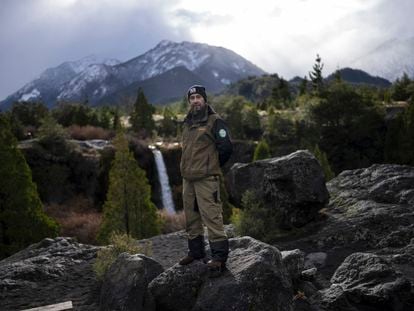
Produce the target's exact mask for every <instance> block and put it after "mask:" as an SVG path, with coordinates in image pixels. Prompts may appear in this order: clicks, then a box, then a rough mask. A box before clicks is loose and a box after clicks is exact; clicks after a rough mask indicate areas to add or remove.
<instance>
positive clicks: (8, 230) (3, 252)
mask: <svg viewBox="0 0 414 311" xmlns="http://www.w3.org/2000/svg"><path fill="white" fill-rule="evenodd" d="M0 176H1V178H0V258H3V257H6V256H9V255H11V254H13V253H14V252H16V251H18V250H20V249H22V248H24V247H26V246H28V245H29V244H31V243H34V242H38V241H40V240H41V239H43V238H45V237H55V236H56V235H57V234H58V225H57V224H56V222H54V221H53V220H52V219H50V218H49V217H48V216H47V215H46V214H45V213H44V211H43V206H42V202H41V201H40V199H39V195H38V193H37V189H36V185H35V184H34V183H33V181H32V173H31V171H30V168H29V166H28V165H27V163H26V160H25V159H24V157H23V154H22V153H21V152H20V150H19V149H18V148H17V141H16V139H15V137H14V136H13V134H12V133H11V130H10V126H9V124H8V122H7V121H6V119H5V118H4V117H2V116H1V115H0Z"/></svg>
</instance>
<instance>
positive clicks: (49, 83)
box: [0, 40, 265, 106]
mask: <svg viewBox="0 0 414 311" xmlns="http://www.w3.org/2000/svg"><path fill="white" fill-rule="evenodd" d="M179 67H184V68H186V69H187V70H188V71H189V72H191V73H193V74H195V76H197V77H200V79H201V80H203V81H206V83H207V86H208V88H209V91H210V92H215V91H220V90H221V89H223V88H224V87H225V86H226V85H228V84H230V83H231V82H234V81H237V80H239V79H242V78H245V77H247V76H252V75H261V74H264V73H265V72H264V71H263V70H262V69H260V68H259V67H257V66H255V65H254V64H252V63H251V62H249V61H248V60H246V59H244V58H243V57H241V56H240V55H238V54H236V53H234V52H233V51H231V50H228V49H225V48H222V47H215V46H210V45H207V44H202V43H193V42H186V41H184V42H181V43H177V42H172V41H168V40H163V41H161V42H160V43H159V44H157V45H156V46H155V47H154V48H153V49H151V50H149V51H147V52H146V53H144V54H142V55H140V56H137V57H135V58H133V59H131V60H128V61H126V62H124V63H121V62H119V61H117V60H100V59H98V58H97V57H96V56H93V55H91V56H87V57H84V58H82V59H80V60H77V61H73V62H65V63H63V64H61V65H59V66H57V67H54V68H50V69H47V70H45V71H44V72H43V73H42V74H41V75H40V77H39V78H38V79H36V80H34V81H32V82H30V83H28V84H27V85H25V86H24V87H23V88H22V89H20V90H19V91H17V92H16V93H15V94H13V95H11V96H9V97H8V98H7V99H6V101H5V102H6V105H7V103H9V105H10V103H11V102H12V101H15V100H22V98H23V97H22V96H23V95H25V94H32V96H31V97H27V96H26V97H24V98H30V99H32V100H33V99H34V98H35V96H36V97H37V99H41V100H42V101H44V102H45V103H46V104H47V105H48V106H53V105H54V104H55V103H56V101H59V100H64V101H70V100H85V99H88V101H89V102H91V103H94V104H95V103H98V102H99V100H100V99H101V98H103V97H106V98H110V97H108V96H107V95H108V94H110V93H112V92H118V93H119V90H122V89H124V88H125V87H127V86H128V85H131V84H133V83H136V82H139V81H144V80H147V79H151V78H154V77H157V76H160V75H162V74H164V73H166V72H169V71H171V70H172V69H175V68H179ZM167 76H168V77H169V76H171V75H167ZM171 79H173V78H171ZM200 79H198V80H200ZM159 81H162V82H159V83H167V82H165V81H166V80H165V79H164V78H163V79H160V80H159ZM167 84H168V83H167ZM151 85H152V86H154V85H153V84H151ZM34 89H36V90H37V92H34V93H33V92H32V91H33V90H34ZM161 89H162V88H161ZM144 91H145V90H144ZM169 95H171V94H166V96H167V97H166V98H169V97H168V96H169ZM0 105H4V102H3V103H0Z"/></svg>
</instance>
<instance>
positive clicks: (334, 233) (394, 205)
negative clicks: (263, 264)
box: [276, 164, 414, 284]
mask: <svg viewBox="0 0 414 311" xmlns="http://www.w3.org/2000/svg"><path fill="white" fill-rule="evenodd" d="M327 187H328V190H329V193H330V202H329V205H328V206H327V208H325V209H323V210H322V211H320V212H319V215H320V216H319V218H318V221H316V222H313V223H310V224H309V225H307V226H305V227H304V228H303V234H302V235H301V236H294V237H293V236H292V238H290V239H285V240H283V241H276V243H277V245H278V246H279V248H280V249H281V250H284V249H294V248H299V249H300V250H302V251H304V252H305V253H306V254H307V256H308V259H310V257H309V256H311V254H310V253H312V256H313V255H314V254H315V253H325V254H326V258H325V259H324V260H321V261H319V260H317V262H319V264H318V263H317V262H314V265H316V266H317V268H318V271H320V272H322V273H323V274H324V275H325V276H326V278H328V279H330V278H331V276H332V275H333V273H334V272H335V270H336V269H337V268H338V267H339V265H340V264H341V263H342V262H343V261H344V260H345V258H346V257H347V256H349V255H351V254H352V253H355V252H366V251H368V250H369V251H371V252H375V253H380V252H381V251H382V250H383V249H387V253H388V254H394V255H396V256H398V255H399V254H400V252H401V249H402V248H404V247H405V246H407V245H408V244H409V243H410V240H411V239H413V238H414V204H413V197H412V194H413V193H414V167H410V166H404V165H391V164H382V165H373V166H371V167H368V168H363V169H357V170H351V171H344V172H342V173H341V174H340V175H338V176H337V177H335V178H334V179H332V180H331V181H329V183H327ZM379 189H381V190H379ZM324 257H325V256H324ZM305 258H306V257H305ZM315 259H317V258H313V259H312V260H313V261H315ZM310 261H311V260H308V261H306V262H310ZM410 279H411V282H413V284H414V278H411V277H410Z"/></svg>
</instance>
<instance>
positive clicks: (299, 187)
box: [227, 150, 329, 229]
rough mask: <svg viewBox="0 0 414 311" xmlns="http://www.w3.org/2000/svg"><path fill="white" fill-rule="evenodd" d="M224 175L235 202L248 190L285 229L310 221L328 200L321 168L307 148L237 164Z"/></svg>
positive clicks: (238, 203)
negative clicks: (276, 156)
mask: <svg viewBox="0 0 414 311" xmlns="http://www.w3.org/2000/svg"><path fill="white" fill-rule="evenodd" d="M227 178H228V179H227V180H228V185H229V194H230V197H231V199H232V201H233V202H234V203H235V204H236V205H238V206H239V205H240V203H241V198H242V195H243V194H244V193H245V192H246V191H247V190H250V191H252V192H253V193H254V194H255V195H256V197H257V198H258V199H259V200H260V201H261V202H262V203H263V204H264V207H265V208H267V209H274V210H275V211H276V212H277V213H278V214H279V215H280V222H279V225H280V226H281V227H283V228H287V229H288V228H290V227H292V226H293V227H301V226H303V225H305V224H307V223H308V222H310V221H311V220H313V219H314V218H315V216H316V214H317V212H318V210H320V209H321V208H323V207H324V206H325V204H326V203H328V200H329V194H328V191H327V188H326V186H325V177H324V173H323V170H322V168H321V166H320V164H319V162H318V161H317V160H316V158H315V157H314V156H313V155H312V154H311V153H310V152H309V151H306V150H299V151H296V152H294V153H292V154H289V155H287V156H283V157H279V158H272V159H266V160H260V161H256V162H253V163H250V164H241V163H236V164H235V165H233V167H232V168H231V170H230V173H229V174H228V176H227Z"/></svg>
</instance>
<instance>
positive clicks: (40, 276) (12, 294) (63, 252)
mask: <svg viewBox="0 0 414 311" xmlns="http://www.w3.org/2000/svg"><path fill="white" fill-rule="evenodd" d="M98 249H99V247H95V246H91V245H84V244H79V243H77V242H75V241H74V240H73V239H71V238H63V237H58V238H55V239H44V240H42V241H41V242H39V243H36V244H32V245H31V246H29V247H28V248H26V249H24V250H22V251H20V252H18V253H16V254H14V255H12V256H10V257H8V258H6V259H4V260H2V261H0V301H1V308H0V309H1V310H2V311H3V310H4V311H5V310H21V309H28V308H34V307H39V306H44V305H49V304H55V303H60V302H64V301H68V300H71V301H72V302H73V306H74V308H75V309H76V310H96V309H97V308H98V304H97V302H98V298H99V290H100V284H99V282H98V281H97V280H96V278H95V274H94V272H93V270H92V264H93V262H94V260H95V257H96V252H97V250H98Z"/></svg>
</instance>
